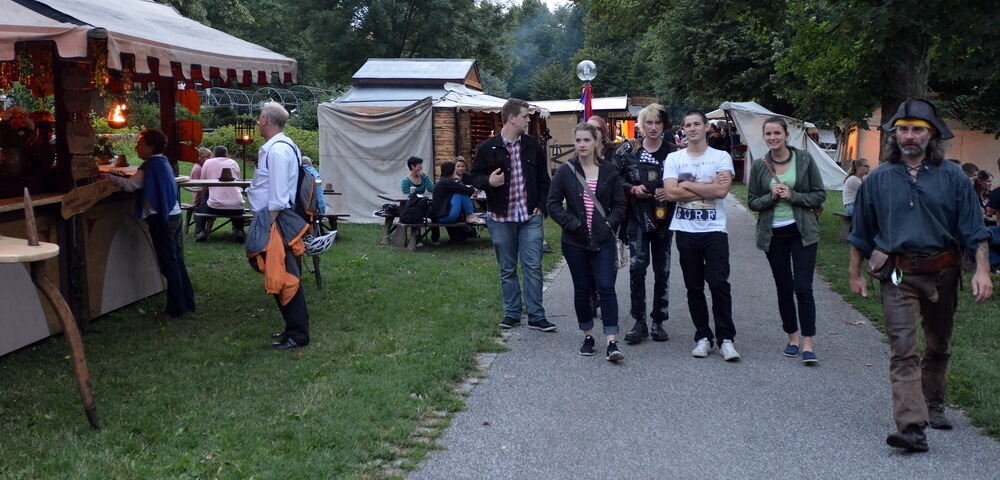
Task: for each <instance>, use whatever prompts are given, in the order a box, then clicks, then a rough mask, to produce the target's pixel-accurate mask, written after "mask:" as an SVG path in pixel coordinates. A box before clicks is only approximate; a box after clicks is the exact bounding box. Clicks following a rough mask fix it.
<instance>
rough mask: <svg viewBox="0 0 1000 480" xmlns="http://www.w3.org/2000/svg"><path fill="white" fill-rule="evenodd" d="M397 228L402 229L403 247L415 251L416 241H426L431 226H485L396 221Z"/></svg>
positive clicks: (481, 226)
mask: <svg viewBox="0 0 1000 480" xmlns="http://www.w3.org/2000/svg"><path fill="white" fill-rule="evenodd" d="M396 227H397V228H402V229H403V241H402V245H400V246H402V247H403V248H405V249H407V250H409V251H411V252H415V251H417V243H418V242H419V243H427V242H426V241H427V235H428V234H430V232H431V229H433V228H454V227H475V228H486V224H485V223H481V224H480V223H465V222H457V223H397V224H396Z"/></svg>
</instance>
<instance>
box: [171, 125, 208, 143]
mask: <svg viewBox="0 0 1000 480" xmlns="http://www.w3.org/2000/svg"><path fill="white" fill-rule="evenodd" d="M201 137H202V131H201V122H199V121H197V120H178V121H177V141H178V142H191V145H201Z"/></svg>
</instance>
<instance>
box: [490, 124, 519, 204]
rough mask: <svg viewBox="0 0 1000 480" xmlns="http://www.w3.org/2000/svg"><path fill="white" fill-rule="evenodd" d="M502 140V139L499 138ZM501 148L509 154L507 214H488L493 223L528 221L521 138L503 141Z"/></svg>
mask: <svg viewBox="0 0 1000 480" xmlns="http://www.w3.org/2000/svg"><path fill="white" fill-rule="evenodd" d="M501 138H503V137H501ZM503 146H504V147H505V148H507V153H509V154H510V178H509V179H507V181H508V182H510V194H509V196H508V197H507V214H506V215H497V214H496V213H493V212H490V218H492V219H493V221H495V222H523V221H526V220H527V219H528V192H527V191H526V190H525V188H524V170H523V169H522V168H521V137H520V136H518V139H517V140H516V141H513V142H508V141H507V139H503Z"/></svg>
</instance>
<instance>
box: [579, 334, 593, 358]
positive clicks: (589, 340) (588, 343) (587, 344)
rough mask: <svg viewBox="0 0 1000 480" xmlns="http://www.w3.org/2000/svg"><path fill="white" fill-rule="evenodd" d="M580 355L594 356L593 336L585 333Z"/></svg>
mask: <svg viewBox="0 0 1000 480" xmlns="http://www.w3.org/2000/svg"><path fill="white" fill-rule="evenodd" d="M580 355H583V356H584V357H592V356H594V337H591V336H590V335H587V336H586V337H584V338H583V345H581V346H580Z"/></svg>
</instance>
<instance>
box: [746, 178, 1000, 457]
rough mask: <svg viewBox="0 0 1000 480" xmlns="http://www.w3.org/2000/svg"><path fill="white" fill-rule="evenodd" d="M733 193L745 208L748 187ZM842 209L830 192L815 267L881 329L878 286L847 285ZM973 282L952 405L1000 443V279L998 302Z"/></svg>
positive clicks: (960, 326)
mask: <svg viewBox="0 0 1000 480" xmlns="http://www.w3.org/2000/svg"><path fill="white" fill-rule="evenodd" d="M733 194H734V195H735V196H736V197H738V198H739V199H740V201H742V202H743V203H744V204H746V199H747V190H746V186H745V185H735V186H734V187H733ZM843 211H844V207H843V203H842V202H841V196H840V192H838V191H828V192H827V197H826V203H825V204H824V206H823V216H822V217H821V218H820V237H821V238H820V244H819V251H818V253H817V260H816V266H817V268H818V270H819V272H820V274H821V275H822V277H823V279H824V280H826V281H827V283H829V284H830V288H832V289H833V291H835V292H837V293H839V294H840V295H841V296H843V298H844V299H845V300H846V301H847V302H848V303H850V304H851V305H853V306H854V308H856V309H857V310H858V311H860V312H861V313H862V314H864V315H865V316H866V317H868V319H869V320H871V321H872V322H873V323H874V324H876V325H878V326H879V327H880V328H881V327H882V325H883V321H882V304H881V300H880V296H879V291H878V288H877V287H875V286H874V285H873V284H872V283H871V282H869V288H868V291H869V298H867V299H866V298H862V297H860V296H858V295H855V294H853V293H851V289H850V286H849V285H848V283H847V268H848V264H849V262H850V247H849V245H848V244H847V243H842V242H838V241H837V233H838V232H839V231H840V221H841V220H840V218H838V217H835V216H834V215H833V212H843ZM970 280H971V275H970V274H968V273H966V274H964V275H963V277H962V288H963V290H961V291H960V292H959V304H958V311H957V312H956V314H955V326H954V332H953V338H952V355H951V363H950V366H949V369H948V394H947V401H948V403H949V404H950V405H951V406H953V407H957V408H961V409H962V410H963V411H965V413H966V415H968V416H969V418H971V419H972V423H973V424H974V425H976V426H977V427H980V428H982V429H983V431H984V432H985V433H986V434H988V435H990V436H991V437H993V438H996V439H1000V369H998V368H997V365H998V364H997V361H996V356H995V353H996V352H997V351H998V350H1000V291H998V289H1000V276H997V275H993V286H994V294H993V298H991V299H989V300H987V301H986V302H983V303H982V304H978V305H977V304H976V303H975V302H974V301H973V299H972V290H971V287H970V286H969V281H970ZM817 313H818V314H819V315H822V314H823V313H822V312H817ZM820 341H822V339H821V340H820Z"/></svg>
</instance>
